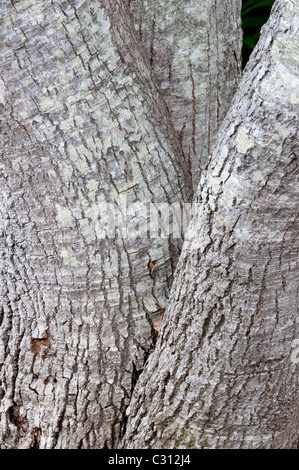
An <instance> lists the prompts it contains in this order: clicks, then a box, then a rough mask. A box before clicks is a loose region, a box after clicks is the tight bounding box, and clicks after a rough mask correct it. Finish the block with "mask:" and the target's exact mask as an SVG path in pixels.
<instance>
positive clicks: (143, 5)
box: [127, 0, 242, 190]
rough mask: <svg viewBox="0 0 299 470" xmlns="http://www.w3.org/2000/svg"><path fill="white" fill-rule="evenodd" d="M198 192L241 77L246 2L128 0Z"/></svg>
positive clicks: (220, 0) (221, 0)
mask: <svg viewBox="0 0 299 470" xmlns="http://www.w3.org/2000/svg"><path fill="white" fill-rule="evenodd" d="M127 2H128V3H129V5H130V7H131V9H132V11H133V15H134V19H135V25H136V29H137V31H138V34H139V36H140V38H141V40H142V41H143V43H144V44H145V46H146V50H147V52H148V56H149V59H150V63H151V66H152V68H153V70H154V72H155V76H156V77H157V80H158V83H159V84H160V87H161V91H162V93H163V96H164V98H165V100H166V103H167V105H168V108H169V110H170V113H171V117H172V120H173V123H174V126H175V129H176V131H177V133H178V135H179V137H180V139H181V142H182V147H183V152H184V155H185V159H186V163H187V167H188V168H189V170H190V175H191V177H192V180H193V187H194V190H196V188H197V186H198V183H199V177H200V168H204V167H205V164H206V162H207V157H208V155H210V153H211V150H212V148H213V145H214V143H215V138H216V133H217V131H218V129H219V125H220V123H221V121H222V119H223V118H224V116H225V114H226V113H227V111H228V107H229V105H230V102H231V99H232V97H233V95H234V93H235V91H236V87H237V85H238V83H239V78H240V74H241V48H242V30H241V5H242V1H241V0H234V1H231V0H127Z"/></svg>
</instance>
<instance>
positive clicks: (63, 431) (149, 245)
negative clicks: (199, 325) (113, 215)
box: [0, 0, 188, 448]
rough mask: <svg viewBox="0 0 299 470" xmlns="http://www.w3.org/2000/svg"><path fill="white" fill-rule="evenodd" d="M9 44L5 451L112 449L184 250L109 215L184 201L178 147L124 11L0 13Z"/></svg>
mask: <svg viewBox="0 0 299 470" xmlns="http://www.w3.org/2000/svg"><path fill="white" fill-rule="evenodd" d="M1 43H2V44H1V51H0V76H1V78H0V107H1V166H0V169H1V196H0V197H1V202H0V213H1V238H0V243H1V265H0V268H1V271H0V272H1V292H0V293H1V305H0V365H1V375H0V398H1V409H0V411H1V422H0V447H1V448H10V447H13V448H26V447H34V448H37V447H40V448H87V447H91V448H100V447H105V446H106V447H107V446H108V447H111V446H115V445H116V444H117V441H118V439H119V436H120V435H121V433H122V429H123V427H124V425H125V421H124V419H123V418H124V411H125V409H126V407H127V405H128V403H129V400H130V396H131V391H132V388H133V386H134V383H135V381H136V378H137V375H138V372H139V371H140V370H141V369H142V367H143V362H144V358H145V356H146V354H147V351H148V349H149V348H150V346H151V327H150V324H149V322H148V320H149V319H150V316H151V313H153V312H154V311H156V310H157V307H156V306H155V305H154V304H153V299H156V300H157V301H158V302H159V303H160V304H161V305H165V302H166V298H167V292H168V289H169V286H170V283H171V278H172V273H173V269H174V264H175V260H176V257H177V253H178V248H179V247H178V245H179V243H180V241H179V240H172V241H169V240H165V239H164V240H163V239H161V238H157V239H154V240H149V239H139V240H137V241H136V240H135V239H128V238H123V237H122V234H121V233H119V232H117V237H116V238H115V239H102V238H101V230H102V228H103V224H105V220H103V219H105V212H104V209H103V207H104V203H105V202H106V203H111V204H112V205H113V206H114V207H116V206H117V205H118V207H119V205H120V204H122V203H121V202H119V201H122V199H119V198H122V197H126V198H127V204H128V205H131V208H132V204H134V203H140V202H141V203H143V204H148V203H150V202H154V203H160V202H168V203H171V202H174V201H181V200H182V199H184V200H185V201H187V200H188V194H187V193H188V192H187V191H185V190H184V185H185V182H186V180H187V179H188V175H187V174H186V175H185V176H184V171H185V170H184V167H185V165H184V164H182V162H183V159H182V153H181V150H180V145H179V143H178V140H177V138H176V135H175V132H174V130H173V127H172V123H171V121H170V118H169V114H168V112H167V108H166V106H165V104H164V102H163V99H162V98H161V96H160V93H159V91H158V88H157V86H156V84H155V82H154V81H153V80H152V77H151V71H150V65H149V62H148V59H147V58H146V55H143V51H142V48H141V47H140V44H139V40H138V38H137V35H136V34H135V31H134V27H133V23H131V21H130V18H129V17H128V15H127V12H126V10H125V9H123V2H119V1H115V0H113V1H112V0H111V1H108V0H102V1H92V2H91V1H83V0H82V1H79V0H78V1H72V2H69V1H65V2H64V1H56V0H52V1H47V2H45V1H42V2H36V1H33V0H25V1H17V0H14V1H8V0H7V1H2V2H1ZM123 201H124V200H123ZM134 207H135V214H134V213H133V212H131V214H128V216H127V221H130V220H131V224H134V216H135V215H136V214H137V213H138V215H139V216H144V217H145V219H147V214H146V213H142V212H141V213H140V209H139V208H138V207H137V206H134ZM119 208H120V209H121V211H123V210H124V208H123V206H121V207H119ZM150 261H152V262H155V263H156V265H157V267H156V269H155V273H150V270H149V267H148V265H149V262H150ZM147 317H148V318H147Z"/></svg>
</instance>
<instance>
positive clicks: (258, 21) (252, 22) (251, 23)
mask: <svg viewBox="0 0 299 470" xmlns="http://www.w3.org/2000/svg"><path fill="white" fill-rule="evenodd" d="M267 20H268V16H261V17H256V16H253V17H252V18H243V20H242V26H243V28H255V27H261V26H263V24H265V23H266V22H267Z"/></svg>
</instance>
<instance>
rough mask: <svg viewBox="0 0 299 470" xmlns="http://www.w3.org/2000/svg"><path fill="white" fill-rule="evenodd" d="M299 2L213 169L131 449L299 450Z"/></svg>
mask: <svg viewBox="0 0 299 470" xmlns="http://www.w3.org/2000/svg"><path fill="white" fill-rule="evenodd" d="M298 49H299V0H277V1H276V3H275V6H274V8H273V10H272V14H271V17H270V19H269V21H268V23H267V25H266V26H265V27H264V29H263V32H262V36H261V39H260V41H259V44H258V46H257V48H256V50H255V52H254V53H253V55H252V57H251V60H250V62H249V64H248V66H247V68H246V70H245V73H244V77H243V79H242V82H241V85H240V87H239V89H238V92H237V94H236V96H235V98H234V100H233V103H232V107H231V109H230V111H229V114H228V116H227V118H226V119H225V121H224V124H223V126H222V127H221V130H220V132H219V135H218V144H217V145H216V148H215V151H214V152H213V155H212V158H211V162H210V165H209V170H208V172H207V173H206V174H205V175H203V176H202V179H201V182H200V185H199V188H198V192H197V197H196V201H195V203H194V208H193V211H194V213H193V218H192V221H191V225H190V227H189V229H188V232H187V236H186V240H185V244H184V247H183V251H182V255H181V257H180V261H179V264H178V268H177V272H176V276H175V280H174V285H173V288H172V291H171V297H170V304H169V306H168V308H167V310H166V313H165V315H164V319H163V324H162V329H161V332H160V337H159V340H158V343H157V346H156V349H155V352H154V354H153V355H152V356H151V357H150V358H149V361H148V362H147V364H146V366H145V369H144V371H143V373H142V374H141V376H140V378H139V381H138V383H137V385H136V388H135V390H134V393H133V398H132V400H131V404H130V408H129V410H128V415H129V421H128V425H127V433H126V436H125V440H124V444H123V445H124V446H126V447H128V448H132V447H135V448H136V447H138V448H180V447H181V448H226V449H228V448H268V449H270V448H295V447H296V446H297V439H298V435H299V397H298V364H299V361H298V354H296V353H295V351H294V347H295V346H296V345H298V336H299V328H298V305H299V302H298V300H299V299H298V294H299V288H298V278H299V266H298V252H299V238H298V230H299V213H298V197H299V185H298V174H299V166H298V137H299V135H298V129H299V121H298V105H299V60H298V59H299V56H298Z"/></svg>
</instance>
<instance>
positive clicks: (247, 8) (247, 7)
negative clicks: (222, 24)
mask: <svg viewBox="0 0 299 470" xmlns="http://www.w3.org/2000/svg"><path fill="white" fill-rule="evenodd" d="M273 3H274V0H262V1H260V2H257V3H255V5H252V2H245V3H243V11H242V17H243V16H245V15H247V14H248V13H250V12H252V11H254V10H258V9H260V8H264V7H272V5H273Z"/></svg>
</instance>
